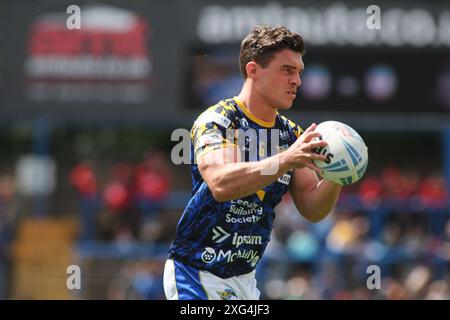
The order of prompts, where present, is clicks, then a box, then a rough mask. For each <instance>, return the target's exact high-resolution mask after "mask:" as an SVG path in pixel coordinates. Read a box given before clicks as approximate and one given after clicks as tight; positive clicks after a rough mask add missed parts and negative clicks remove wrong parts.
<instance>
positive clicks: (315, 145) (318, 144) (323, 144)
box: [308, 140, 328, 150]
mask: <svg viewBox="0 0 450 320" xmlns="http://www.w3.org/2000/svg"><path fill="white" fill-rule="evenodd" d="M308 145H309V148H311V150H312V149H315V148H323V147H326V146H327V145H328V142H326V141H323V140H318V141H310V142H309V143H308Z"/></svg>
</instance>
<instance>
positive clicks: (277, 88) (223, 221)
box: [164, 26, 341, 300]
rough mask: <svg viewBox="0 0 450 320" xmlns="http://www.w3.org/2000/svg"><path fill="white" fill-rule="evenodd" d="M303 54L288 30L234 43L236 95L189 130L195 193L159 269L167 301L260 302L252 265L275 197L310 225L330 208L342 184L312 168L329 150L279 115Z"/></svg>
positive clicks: (296, 81) (291, 94)
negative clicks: (238, 76)
mask: <svg viewBox="0 0 450 320" xmlns="http://www.w3.org/2000/svg"><path fill="white" fill-rule="evenodd" d="M304 52H305V48H304V43H303V39H302V37H301V36H300V35H298V34H296V33H293V32H291V31H289V30H288V29H286V28H285V27H267V26H262V27H255V28H254V29H253V30H252V31H251V33H250V34H249V35H248V36H247V37H246V38H245V39H244V40H243V42H242V45H241V51H240V69H241V73H242V75H243V77H244V84H243V87H242V90H241V92H240V93H239V95H238V96H236V97H233V98H231V99H225V100H222V101H220V102H218V103H217V104H216V105H214V106H212V107H210V108H208V109H207V110H206V111H204V112H203V113H202V114H201V115H200V116H199V117H198V118H197V120H196V121H195V122H194V125H193V127H192V130H191V139H192V143H191V151H192V152H191V160H192V164H191V168H192V178H193V193H192V197H191V199H190V201H189V203H188V204H187V206H186V209H185V210H184V212H183V215H182V217H181V219H180V221H179V223H178V226H177V231H176V237H175V240H174V242H173V244H172V245H171V247H170V249H169V257H168V259H167V261H166V266H165V270H164V291H165V294H166V297H167V298H168V299H180V300H182V299H183V300H184V299H258V298H259V290H258V289H257V287H256V279H255V267H256V265H257V263H258V261H259V260H260V258H261V257H262V255H263V252H264V250H265V248H266V246H267V243H268V242H269V239H270V233H271V230H272V225H273V220H274V217H275V213H274V208H275V206H276V205H277V204H278V203H279V202H280V201H281V198H282V196H283V195H284V194H285V193H286V192H287V191H290V193H291V196H292V199H293V201H294V203H295V205H296V207H297V208H298V210H299V212H300V213H301V215H302V216H303V217H305V218H306V219H307V220H309V221H311V222H314V223H315V222H318V221H320V220H322V219H323V218H324V217H326V216H327V215H328V213H329V212H330V211H331V209H332V208H333V207H334V205H335V204H336V201H337V199H338V197H339V193H340V190H341V186H339V185H337V184H334V183H332V182H329V181H325V180H320V179H319V178H318V175H317V174H320V169H319V168H318V167H316V166H315V165H314V163H313V162H312V160H314V159H319V160H325V156H324V155H319V154H316V153H315V152H314V149H315V148H320V147H324V146H326V145H327V143H326V141H322V140H320V139H318V138H319V137H320V134H319V133H317V132H315V131H314V129H315V127H316V125H315V124H312V125H311V126H310V127H309V128H308V129H306V130H305V131H304V132H303V131H302V129H301V128H300V126H298V125H297V124H295V123H294V122H292V121H291V120H289V119H287V118H286V117H284V116H282V115H281V114H279V113H278V110H287V109H289V108H290V107H291V106H292V103H293V101H294V99H295V97H296V94H297V90H298V88H299V87H300V85H301V78H300V76H301V74H302V72H303V69H304V64H303V60H302V56H303V54H304ZM249 132H251V133H252V134H248V133H249ZM236 141H239V143H236ZM251 145H255V146H256V148H255V150H256V151H255V150H252V148H251V147H250V146H251Z"/></svg>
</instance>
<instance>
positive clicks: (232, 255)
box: [217, 250, 259, 267]
mask: <svg viewBox="0 0 450 320" xmlns="http://www.w3.org/2000/svg"><path fill="white" fill-rule="evenodd" d="M236 259H243V260H245V261H246V262H247V263H250V265H251V266H252V267H254V266H256V263H257V262H258V260H259V256H258V251H255V250H237V251H233V250H228V251H223V250H220V251H219V253H218V254H217V261H221V260H226V262H228V263H230V262H234V261H235V260H236Z"/></svg>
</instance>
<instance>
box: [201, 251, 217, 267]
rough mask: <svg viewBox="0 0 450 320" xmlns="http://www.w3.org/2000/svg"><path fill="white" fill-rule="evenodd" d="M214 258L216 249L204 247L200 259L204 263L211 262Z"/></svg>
mask: <svg viewBox="0 0 450 320" xmlns="http://www.w3.org/2000/svg"><path fill="white" fill-rule="evenodd" d="M215 259H216V250H214V249H213V248H211V247H206V248H205V250H204V251H203V253H202V261H203V262H204V263H211V262H213V261H214V260H215Z"/></svg>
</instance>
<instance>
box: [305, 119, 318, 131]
mask: <svg viewBox="0 0 450 320" xmlns="http://www.w3.org/2000/svg"><path fill="white" fill-rule="evenodd" d="M316 127H317V124H315V123H314V122H313V123H312V124H311V125H310V126H309V127H308V128H307V129H306V130H305V131H303V134H307V133H308V132H312V131H314V130H315V129H316Z"/></svg>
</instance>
